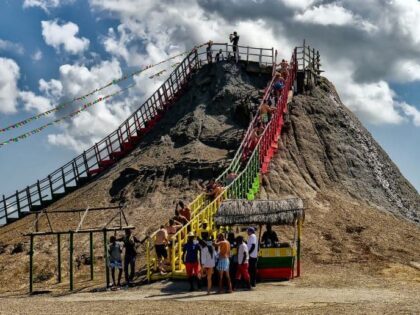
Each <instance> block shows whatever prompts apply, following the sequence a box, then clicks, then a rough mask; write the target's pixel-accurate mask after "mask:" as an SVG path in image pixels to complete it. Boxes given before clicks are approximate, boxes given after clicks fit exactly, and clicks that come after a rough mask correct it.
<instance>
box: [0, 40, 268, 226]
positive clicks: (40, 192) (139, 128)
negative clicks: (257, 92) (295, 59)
mask: <svg viewBox="0 0 420 315" xmlns="http://www.w3.org/2000/svg"><path fill="white" fill-rule="evenodd" d="M203 46H204V45H201V46H200V47H199V48H198V49H193V50H192V51H191V52H190V53H189V54H188V55H187V56H186V57H185V58H184V60H183V61H182V62H181V63H180V64H179V65H178V66H177V67H176V68H175V69H174V71H173V72H172V73H171V74H170V75H169V77H168V78H167V79H166V81H165V82H164V83H163V84H162V85H161V86H160V87H159V88H158V89H157V90H156V91H155V92H154V93H153V94H152V95H151V96H150V97H149V98H148V99H147V100H146V101H145V102H144V103H143V104H142V105H141V106H140V107H139V108H138V109H137V110H136V111H135V112H134V113H133V114H132V115H131V116H130V117H128V118H127V119H126V120H125V121H124V122H123V123H122V124H121V125H120V126H119V127H118V129H117V130H115V131H114V132H112V133H111V134H109V135H108V136H106V137H105V138H103V139H102V140H101V141H99V142H98V143H96V144H95V145H93V146H92V147H91V148H89V149H88V150H86V151H84V152H83V153H82V154H80V155H79V156H77V157H75V158H74V159H72V160H71V161H70V162H68V163H66V164H64V165H63V166H61V167H60V168H58V169H57V170H55V171H54V172H52V173H51V174H49V175H48V176H47V177H45V178H43V179H41V180H38V181H37V182H36V183H34V184H32V185H29V186H27V187H26V188H24V189H21V190H16V192H15V193H13V194H11V195H9V196H7V197H6V196H5V195H3V196H2V198H1V199H0V225H4V224H7V223H9V222H12V221H14V220H16V219H18V218H21V217H23V216H25V215H26V214H28V213H30V211H35V210H40V209H42V208H44V207H46V206H48V205H49V204H51V203H52V202H54V201H55V200H57V199H58V198H60V197H62V196H64V195H65V194H67V193H69V192H71V191H73V190H75V189H76V188H77V187H78V186H80V185H82V184H84V183H85V182H87V181H88V180H89V179H91V178H92V177H93V176H95V175H96V174H100V173H102V172H103V171H104V170H106V169H107V168H108V167H109V166H111V165H113V164H114V163H115V162H116V161H117V160H118V159H119V158H122V157H123V156H125V155H126V154H127V152H129V151H130V150H132V149H133V148H134V147H135V145H136V144H137V143H138V142H139V140H140V138H141V137H142V136H143V135H145V134H146V133H147V132H149V131H150V130H151V128H153V126H154V125H155V124H156V123H157V121H159V120H160V119H161V118H162V116H163V115H164V113H165V112H166V111H167V110H168V109H169V107H170V106H171V105H173V104H174V103H175V102H176V101H177V100H178V99H179V97H180V96H181V95H182V92H183V90H185V88H186V85H187V83H188V80H189V78H190V77H191V76H192V74H193V73H194V71H195V70H196V69H198V68H199V67H201V66H203V65H204V64H206V63H207V56H206V50H205V48H204V47H203ZM231 48H232V46H231V45H229V44H221V43H214V44H213V46H212V50H213V58H214V56H215V54H216V52H217V51H219V49H222V51H223V53H224V56H225V57H227V56H228V54H231V55H232V52H231ZM238 52H239V59H240V60H241V61H246V62H257V63H259V64H260V65H261V66H271V65H272V64H273V62H274V57H275V56H274V51H273V49H272V48H271V49H266V48H254V47H243V46H238ZM197 202H198V203H201V202H202V199H197Z"/></svg>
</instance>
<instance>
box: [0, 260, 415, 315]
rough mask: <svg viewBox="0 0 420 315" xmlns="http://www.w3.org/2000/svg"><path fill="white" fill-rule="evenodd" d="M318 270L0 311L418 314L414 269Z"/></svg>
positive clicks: (22, 302)
mask: <svg viewBox="0 0 420 315" xmlns="http://www.w3.org/2000/svg"><path fill="white" fill-rule="evenodd" d="M317 269H318V270H315V269H313V270H308V272H307V274H305V276H304V277H302V278H301V279H295V280H293V281H290V282H270V283H263V284H259V285H258V287H257V288H256V289H255V290H253V291H251V292H248V291H237V292H234V293H233V294H221V295H218V294H211V295H206V294H205V292H193V293H189V292H187V289H188V285H187V284H186V283H185V282H169V281H167V282H159V283H154V284H152V285H147V286H141V287H138V288H133V289H130V290H121V291H116V292H110V291H108V292H100V293H91V292H86V293H76V294H67V295H61V296H56V297H53V296H50V295H44V296H34V297H27V296H24V295H21V296H15V297H12V296H8V297H3V298H0V306H1V309H0V314H41V313H42V314H101V313H102V314H116V313H119V312H124V313H125V314H163V313H165V314H167V313H168V311H169V312H170V313H172V314H280V313H286V312H287V313H311V314H313V313H319V314H325V313H329V314H343V313H350V312H351V313H364V314H366V313H368V314H386V313H389V314H390V313H394V314H397V313H410V314H415V313H420V299H419V296H420V282H419V281H418V278H416V277H418V271H416V270H415V269H407V270H406V272H405V274H404V277H389V276H388V275H386V274H384V275H381V276H370V275H366V274H362V273H354V271H355V270H354V269H352V268H346V269H343V268H341V267H339V266H334V267H328V268H325V267H322V268H321V270H320V269H319V268H317ZM327 270H329V271H330V274H328V273H326V272H325V271H327Z"/></svg>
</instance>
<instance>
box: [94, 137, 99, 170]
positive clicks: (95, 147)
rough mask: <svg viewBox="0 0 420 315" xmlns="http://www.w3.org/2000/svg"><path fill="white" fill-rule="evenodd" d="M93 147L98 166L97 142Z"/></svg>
mask: <svg viewBox="0 0 420 315" xmlns="http://www.w3.org/2000/svg"><path fill="white" fill-rule="evenodd" d="M93 148H94V151H95V158H96V162H98V166H99V161H100V156H99V149H98V143H97V142H96V143H95V145H94V146H93Z"/></svg>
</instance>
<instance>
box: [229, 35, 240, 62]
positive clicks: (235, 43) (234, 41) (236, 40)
mask: <svg viewBox="0 0 420 315" xmlns="http://www.w3.org/2000/svg"><path fill="white" fill-rule="evenodd" d="M229 39H230V42H231V43H232V50H233V55H234V56H235V61H236V62H238V59H239V51H238V43H239V35H238V33H237V32H233V34H230V36H229Z"/></svg>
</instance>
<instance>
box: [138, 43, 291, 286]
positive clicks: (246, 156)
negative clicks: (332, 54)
mask: <svg viewBox="0 0 420 315" xmlns="http://www.w3.org/2000/svg"><path fill="white" fill-rule="evenodd" d="M296 55H297V54H296V49H295V51H294V53H293V55H292V59H291V62H290V67H289V70H288V72H289V75H288V77H287V80H286V84H285V86H284V88H283V90H282V93H281V96H280V97H279V98H278V101H277V104H276V110H275V112H274V113H273V114H272V117H271V120H270V122H269V123H268V124H267V125H266V126H265V129H264V132H263V134H262V135H261V136H260V137H259V138H258V140H257V141H255V138H254V137H253V131H254V128H255V127H256V126H257V122H258V121H259V117H258V116H256V117H254V119H253V120H252V121H251V123H250V124H249V127H248V129H247V132H246V133H245V136H244V139H243V140H242V143H241V145H240V147H239V148H238V150H237V152H236V154H235V157H234V158H233V160H232V161H231V163H230V165H229V166H228V168H227V169H226V170H225V171H224V172H223V173H222V174H221V175H220V176H219V177H218V179H217V180H218V181H219V182H220V183H226V177H227V176H228V174H230V173H231V172H234V173H236V174H237V176H236V178H235V179H234V180H233V181H232V182H231V183H230V184H228V185H227V186H225V187H224V190H223V193H221V194H220V195H219V196H218V197H217V198H215V200H213V201H211V202H206V197H205V195H204V194H201V195H199V196H198V197H197V198H196V199H195V200H194V201H193V202H192V203H191V204H190V205H189V207H190V209H191V211H192V215H191V220H190V222H189V223H188V224H187V225H185V226H183V227H182V228H181V229H180V230H179V231H178V232H177V233H176V234H175V235H174V237H173V241H172V245H171V253H172V254H171V257H170V270H171V271H170V272H168V273H167V274H164V275H161V274H160V273H158V272H156V270H157V259H156V254H155V251H154V238H155V233H156V232H155V233H153V234H152V235H151V236H150V238H149V240H148V242H147V248H146V256H147V257H146V258H147V264H146V267H147V278H148V280H149V281H153V280H159V279H163V278H185V277H186V273H185V267H184V265H183V263H182V257H181V256H182V245H183V244H184V243H185V242H186V236H187V234H188V230H191V231H192V232H195V233H196V235H197V234H198V231H199V229H200V226H201V223H202V222H203V221H204V220H206V221H207V222H208V228H209V229H210V230H212V231H213V233H216V229H217V228H216V226H215V225H214V220H213V218H214V215H215V214H216V212H217V210H218V208H219V206H220V204H221V202H222V201H223V200H224V199H227V198H228V199H243V198H246V199H248V200H253V199H254V198H255V197H256V195H257V193H258V192H259V190H260V184H261V175H263V174H266V173H267V172H268V171H269V164H270V161H271V159H272V157H273V156H274V154H275V153H276V152H277V150H278V140H279V137H280V134H281V131H282V127H283V124H284V114H285V113H287V104H288V102H290V100H291V96H292V95H293V94H292V93H293V92H292V93H290V92H291V91H292V86H293V84H294V82H295V77H296V73H297V71H298V69H297V67H298V64H297V59H296ZM274 64H275V61H274ZM272 74H273V77H272V79H271V81H270V82H269V83H268V85H267V88H266V92H265V95H264V97H263V99H262V102H261V104H262V103H263V102H266V101H267V100H268V98H269V91H270V90H271V89H272V86H273V84H274V75H275V66H273V73H272Z"/></svg>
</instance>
